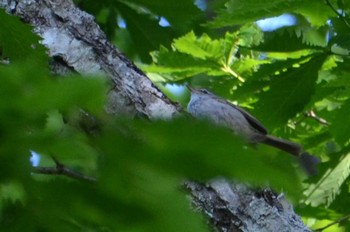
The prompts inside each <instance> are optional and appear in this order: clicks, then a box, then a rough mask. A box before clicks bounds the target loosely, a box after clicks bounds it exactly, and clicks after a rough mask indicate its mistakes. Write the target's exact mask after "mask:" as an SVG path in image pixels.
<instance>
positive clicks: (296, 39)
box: [252, 27, 322, 52]
mask: <svg viewBox="0 0 350 232" xmlns="http://www.w3.org/2000/svg"><path fill="white" fill-rule="evenodd" d="M296 30H298V31H300V30H301V29H300V28H299V27H288V28H280V29H278V30H275V31H273V32H265V33H264V39H263V40H264V42H263V43H261V44H260V45H258V46H256V47H252V49H253V50H259V51H264V52H293V51H299V50H304V49H321V48H322V47H317V46H312V45H309V44H310V42H308V41H306V40H305V39H304V37H303V36H304V34H302V33H303V32H302V31H300V32H299V35H298V34H297V31H296ZM309 33H311V32H309Z"/></svg>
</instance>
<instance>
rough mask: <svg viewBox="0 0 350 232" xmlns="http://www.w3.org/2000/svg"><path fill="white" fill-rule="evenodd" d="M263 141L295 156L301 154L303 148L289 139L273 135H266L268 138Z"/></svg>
mask: <svg viewBox="0 0 350 232" xmlns="http://www.w3.org/2000/svg"><path fill="white" fill-rule="evenodd" d="M262 143H265V144H268V145H270V146H273V147H276V148H278V149H280V150H282V151H285V152H288V153H289V154H292V155H294V156H300V155H301V153H302V151H303V148H302V147H301V146H300V145H299V144H297V143H293V142H291V141H288V140H284V139H280V138H277V137H274V136H271V135H266V139H265V140H264V141H262Z"/></svg>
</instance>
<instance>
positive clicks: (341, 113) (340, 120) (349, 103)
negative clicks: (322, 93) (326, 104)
mask: <svg viewBox="0 0 350 232" xmlns="http://www.w3.org/2000/svg"><path fill="white" fill-rule="evenodd" d="M349 114H350V100H346V101H345V102H344V103H343V104H342V105H341V108H340V109H337V110H334V111H332V118H331V122H332V123H331V125H330V127H329V130H330V132H331V133H332V135H333V136H334V138H335V140H336V141H337V142H338V143H339V144H341V145H344V144H345V143H346V142H348V141H349V139H350V135H349V130H350V125H349V124H348V123H344V122H345V121H346V120H347V118H348V117H347V116H348V115H349Z"/></svg>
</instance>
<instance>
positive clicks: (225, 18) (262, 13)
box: [209, 0, 303, 27]
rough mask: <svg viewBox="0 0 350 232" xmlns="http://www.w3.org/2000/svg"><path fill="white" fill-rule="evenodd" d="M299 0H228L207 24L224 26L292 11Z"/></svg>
mask: <svg viewBox="0 0 350 232" xmlns="http://www.w3.org/2000/svg"><path fill="white" fill-rule="evenodd" d="M299 2H303V1H301V0H270V1H264V0H245V1H241V0H230V1H229V2H228V3H226V5H225V6H226V9H224V10H221V11H219V13H218V16H217V17H216V18H215V19H214V21H213V22H211V23H210V24H209V25H210V26H213V27H224V26H233V25H238V24H243V23H247V22H253V21H255V20H258V19H262V18H267V17H272V16H276V15H279V14H282V13H285V11H286V9H288V10H289V11H293V10H294V9H296V8H297V7H298V3H299Z"/></svg>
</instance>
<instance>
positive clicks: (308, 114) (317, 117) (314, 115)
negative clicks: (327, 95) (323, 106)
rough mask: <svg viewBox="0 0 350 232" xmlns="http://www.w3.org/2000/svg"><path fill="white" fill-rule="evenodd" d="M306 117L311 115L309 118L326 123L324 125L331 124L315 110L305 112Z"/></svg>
mask: <svg viewBox="0 0 350 232" xmlns="http://www.w3.org/2000/svg"><path fill="white" fill-rule="evenodd" d="M305 117H309V118H312V119H315V120H316V121H318V122H319V123H321V124H324V125H327V126H328V125H329V123H328V122H327V121H326V119H324V118H321V117H319V116H317V115H316V114H315V112H314V111H313V110H310V111H308V112H305Z"/></svg>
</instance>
